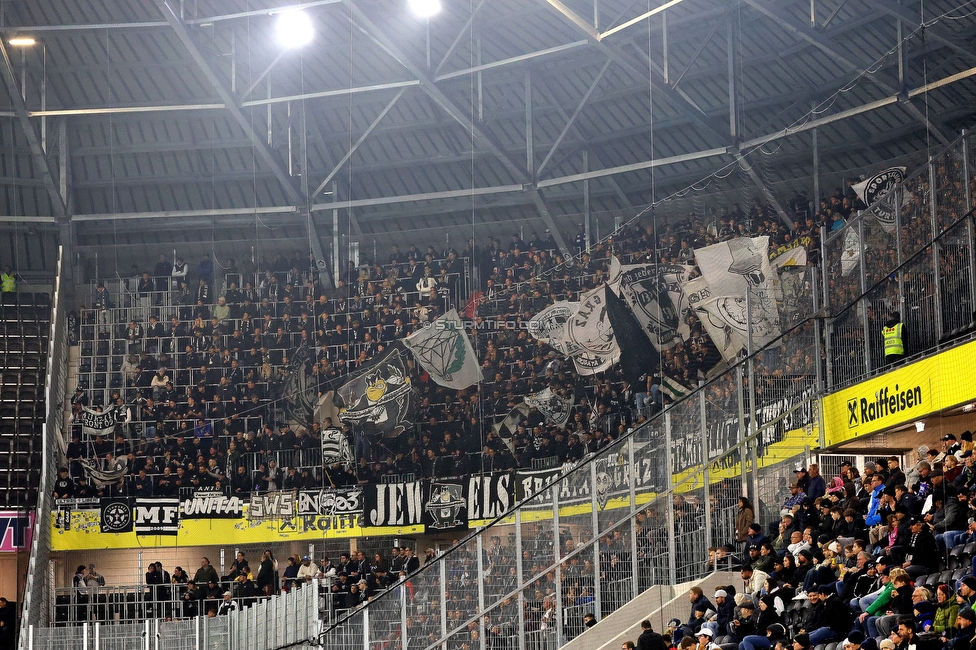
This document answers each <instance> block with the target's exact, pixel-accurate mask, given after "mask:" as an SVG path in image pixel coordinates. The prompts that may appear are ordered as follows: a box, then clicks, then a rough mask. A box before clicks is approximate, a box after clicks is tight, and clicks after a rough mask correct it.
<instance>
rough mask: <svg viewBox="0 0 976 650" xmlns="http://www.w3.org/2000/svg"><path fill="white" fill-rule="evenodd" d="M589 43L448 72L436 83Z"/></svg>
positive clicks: (566, 45)
mask: <svg viewBox="0 0 976 650" xmlns="http://www.w3.org/2000/svg"><path fill="white" fill-rule="evenodd" d="M588 44H589V41H586V40H583V41H573V42H572V43H566V44H565V45H557V46H555V47H550V48H546V49H544V50H538V51H536V52H529V53H528V54H519V55H518V56H513V57H510V58H508V59H502V60H501V61H492V62H491V63H479V64H478V65H476V66H474V67H473V68H465V69H463V70H455V71H454V72H448V73H445V74H442V75H439V76H437V77H434V81H445V80H447V79H456V78H457V77H466V76H468V75H469V74H473V73H475V72H483V71H485V70H491V69H493V68H503V67H505V66H507V65H512V64H513V63H521V62H522V61H528V60H530V59H538V58H539V57H543V56H549V55H551V54H558V53H559V52H565V51H566V50H572V49H574V48H577V47H582V46H584V45H588Z"/></svg>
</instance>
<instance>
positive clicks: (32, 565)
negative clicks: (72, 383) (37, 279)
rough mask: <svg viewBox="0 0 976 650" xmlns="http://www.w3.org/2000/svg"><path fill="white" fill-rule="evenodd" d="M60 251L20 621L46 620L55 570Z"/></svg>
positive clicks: (61, 351)
mask: <svg viewBox="0 0 976 650" xmlns="http://www.w3.org/2000/svg"><path fill="white" fill-rule="evenodd" d="M63 265H64V249H63V248H61V247H59V248H58V264H57V275H56V276H55V280H54V291H53V294H52V296H51V335H50V338H49V339H48V357H47V373H46V375H47V376H46V379H45V384H44V404H45V408H46V409H47V417H46V419H45V424H44V428H43V433H42V439H41V449H42V453H41V471H40V480H39V482H38V487H37V490H38V493H37V507H36V509H35V513H34V538H33V541H32V543H31V549H30V560H29V562H28V565H27V576H28V579H27V582H26V585H25V588H24V596H23V601H22V603H23V604H22V606H21V617H20V620H21V621H32V622H34V623H35V624H38V625H46V624H47V623H48V622H49V612H50V610H51V602H50V597H51V589H50V586H51V585H53V584H54V568H53V566H52V565H51V563H50V556H51V511H52V506H53V499H52V497H51V493H52V492H53V491H54V481H55V479H56V478H57V474H58V472H57V469H58V468H57V465H56V458H58V457H60V456H62V455H63V451H64V449H65V447H66V445H67V439H66V437H65V432H64V426H63V422H64V418H63V417H62V411H61V409H62V408H63V404H64V402H65V386H66V384H67V373H68V344H67V332H66V327H65V306H64V303H65V294H64V291H65V287H64V286H63V285H62V280H63V276H62V270H63V268H64V266H63ZM27 635H28V630H27V626H26V625H22V626H21V629H20V647H22V648H26V647H28V636H27Z"/></svg>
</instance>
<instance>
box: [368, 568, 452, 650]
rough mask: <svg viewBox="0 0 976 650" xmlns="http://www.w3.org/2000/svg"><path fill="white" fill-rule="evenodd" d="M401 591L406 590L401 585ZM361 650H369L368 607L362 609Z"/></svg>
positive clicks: (442, 591) (442, 592) (442, 593)
mask: <svg viewBox="0 0 976 650" xmlns="http://www.w3.org/2000/svg"><path fill="white" fill-rule="evenodd" d="M400 588H401V589H404V590H406V588H407V586H406V585H404V584H403V583H401V587H400ZM443 597H444V590H443V589H442V590H441V598H443ZM362 612H363V650H369V607H363V609H362Z"/></svg>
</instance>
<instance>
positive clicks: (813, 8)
mask: <svg viewBox="0 0 976 650" xmlns="http://www.w3.org/2000/svg"><path fill="white" fill-rule="evenodd" d="M816 26H817V0H810V27H816Z"/></svg>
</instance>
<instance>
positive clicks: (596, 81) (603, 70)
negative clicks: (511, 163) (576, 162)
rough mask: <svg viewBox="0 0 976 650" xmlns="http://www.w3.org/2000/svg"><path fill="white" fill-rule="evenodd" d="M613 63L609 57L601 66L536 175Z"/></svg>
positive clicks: (550, 156)
mask: <svg viewBox="0 0 976 650" xmlns="http://www.w3.org/2000/svg"><path fill="white" fill-rule="evenodd" d="M611 63H613V59H607V62H606V63H604V64H603V67H602V68H600V72H598V73H597V75H596V78H595V79H593V82H592V83H591V84H590V87H589V88H587V89H586V93H584V94H583V99H581V100H580V102H579V104H578V105H577V106H576V110H575V111H573V114H572V115H571V116H570V118H569V119H568V120H567V121H566V126H564V127H563V130H562V131H560V132H559V135H558V136H556V141H555V142H553V143H552V148H551V149H549V153H547V154H546V157H545V158H543V159H542V164H541V165H539V170H538V172H536V176H540V175H541V174H542V170H543V169H545V168H546V165H548V164H549V161H550V160H551V159H552V155H553V154H554V153H556V149H558V148H559V145H560V144H561V143H562V141H563V138H565V137H566V134H567V133H569V129H570V128H572V126H573V124H575V123H576V118H577V117H579V114H580V113H581V112H582V111H583V107H584V106H586V102H588V101H589V99H590V95H592V94H593V91H594V90H596V87H597V86H598V85H599V84H600V81H601V80H602V79H603V75H604V74H606V72H607V70H609V69H610V64H611Z"/></svg>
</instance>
